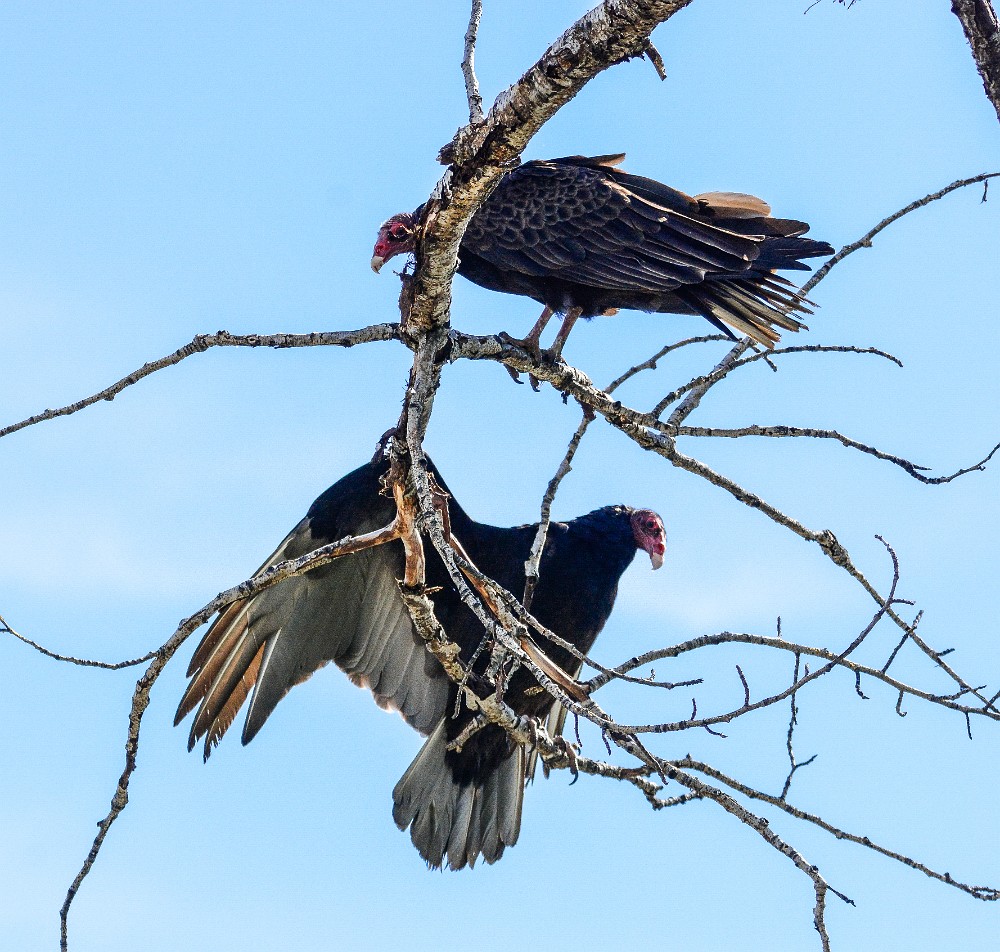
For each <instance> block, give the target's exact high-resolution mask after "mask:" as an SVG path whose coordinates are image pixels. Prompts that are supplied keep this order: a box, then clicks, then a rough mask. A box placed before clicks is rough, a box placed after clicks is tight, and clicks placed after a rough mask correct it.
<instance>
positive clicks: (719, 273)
mask: <svg viewBox="0 0 1000 952" xmlns="http://www.w3.org/2000/svg"><path fill="white" fill-rule="evenodd" d="M624 158H625V156H624V155H623V154H620V155H599V156H595V157H593V158H587V157H585V156H580V155H573V156H567V157H566V158H561V159H548V160H546V161H536V162H526V163H524V164H523V165H521V166H519V167H518V168H516V169H514V170H513V171H512V172H509V173H508V174H507V175H505V176H504V177H503V178H502V179H501V180H500V183H499V184H498V185H497V187H496V189H495V190H494V191H493V193H492V194H491V195H490V196H489V198H487V200H486V202H485V203H484V204H483V205H482V206H481V207H480V209H479V210H478V211H477V212H476V214H475V215H473V217H472V220H471V221H470V222H469V227H468V229H467V230H466V232H465V236H464V237H463V238H462V243H461V247H460V249H459V264H458V273H459V274H461V275H464V276H465V277H466V278H468V279H469V280H470V281H473V282H474V283H476V284H479V285H481V286H482V287H484V288H489V289H490V290H493V291H505V292H507V293H508V294H521V295H524V296H525V297H530V298H534V299H535V300H536V301H538V302H539V303H540V304H544V305H545V310H544V311H543V312H542V316H541V317H540V318H539V319H538V323H536V324H535V326H534V327H533V328H532V330H531V331H530V333H529V334H528V336H527V337H526V338H524V340H523V341H519V343H522V344H524V345H525V346H526V347H529V348H530V349H532V350H534V351H536V352H537V351H538V341H539V338H540V336H541V333H542V330H543V329H544V327H545V325H546V324H547V323H548V321H549V318H550V317H551V316H552V315H553V314H554V313H561V314H563V315H564V319H563V324H562V327H561V328H560V329H559V333H558V335H557V336H556V339H555V343H554V344H553V346H552V348H551V350H550V353H551V354H552V355H553V356H558V355H559V354H560V353H561V351H562V347H563V344H564V343H565V342H566V338H567V337H568V336H569V332H570V330H571V329H572V327H573V324H574V323H575V322H576V320H577V319H578V318H580V317H594V316H595V315H598V314H613V313H614V312H615V311H616V310H617V309H618V308H629V309H634V310H639V311H658V312H667V313H671V314H701V315H702V316H703V317H705V318H707V319H708V320H709V321H710V322H711V323H712V324H713V325H714V326H715V327H717V328H719V330H721V331H723V333H725V334H726V335H727V336H729V337H731V338H733V339H734V340H735V336H734V335H733V333H732V330H735V331H738V332H739V333H740V334H745V335H747V336H749V337H752V338H753V339H754V340H755V341H757V342H759V343H761V344H764V345H765V346H766V347H773V346H774V344H775V343H776V342H777V340H778V337H779V334H778V331H777V330H776V328H783V329H785V330H789V331H797V330H798V329H799V328H800V327H804V326H805V325H804V324H802V323H801V322H800V321H799V320H798V319H797V318H796V316H795V315H796V314H803V313H804V314H810V313H812V312H811V311H810V310H809V307H808V304H809V302H808V301H807V300H806V299H805V298H804V297H803V296H802V294H801V293H800V292H799V291H798V289H796V288H795V286H794V285H792V284H791V283H790V282H789V281H786V280H785V279H784V278H783V277H780V276H779V275H777V274H775V271H777V270H782V269H797V270H804V271H807V270H809V268H808V266H807V265H805V264H803V263H802V262H801V261H800V259H801V258H815V257H817V256H820V255H828V254H833V248H831V247H830V246H829V245H828V244H827V243H826V242H823V241H813V240H811V239H809V238H802V237H800V236H801V235H804V234H805V233H806V232H807V231H808V230H809V226H808V225H806V224H805V223H804V222H800V221H791V220H789V219H784V218H771V217H770V211H771V209H770V207H769V206H768V205H767V203H766V202H763V201H761V199H759V198H755V197H754V196H752V195H743V194H740V193H737V192H706V193H705V194H703V195H695V196H694V197H693V198H692V197H691V196H690V195H685V194H684V193H683V192H679V191H677V190H676V189H673V188H670V187H669V186H667V185H662V184H661V183H659V182H656V181H653V179H648V178H644V177H642V176H640V175H629V174H628V173H626V172H623V171H622V170H621V169H618V168H615V166H616V165H618V164H619V163H620V162H622V161H623V160H624ZM423 209H424V206H423V205H421V206H420V207H419V208H418V209H416V211H414V212H413V213H412V214H410V213H405V212H404V213H402V214H399V215H393V216H392V218H390V219H389V220H388V221H387V222H385V224H384V225H382V227H381V228H380V229H379V233H378V239H377V240H376V242H375V249H374V255H373V257H372V262H371V263H372V268H373V269H374V270H375V271H376V272H377V271H378V270H379V269H380V268H381V267H382V265H383V264H384V263H385V262H386V261H388V260H389V258H391V257H393V256H394V255H398V254H401V253H403V252H410V251H413V249H414V246H415V232H416V229H417V227H418V225H419V223H420V219H421V215H422V212H423ZM730 328H732V330H730Z"/></svg>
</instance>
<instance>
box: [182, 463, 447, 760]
mask: <svg viewBox="0 0 1000 952" xmlns="http://www.w3.org/2000/svg"><path fill="white" fill-rule="evenodd" d="M383 471H384V466H381V465H375V464H368V465H366V466H362V467H360V468H359V469H357V470H355V471H354V472H353V473H350V474H349V475H348V476H345V477H344V478H343V479H341V480H340V481H339V482H338V483H336V484H334V485H333V486H331V487H330V489H328V490H327V491H326V492H325V493H324V494H323V495H322V496H320V497H319V499H317V500H316V502H315V503H313V505H312V507H311V508H310V510H309V514H308V515H307V516H306V518H305V519H303V520H302V522H300V523H299V524H298V525H297V526H296V527H295V528H294V529H293V530H292V532H291V533H290V534H289V535H288V537H287V538H286V539H285V540H284V542H282V544H281V545H280V546H279V547H278V549H277V550H276V551H275V553H274V554H273V555H272V556H271V558H270V559H268V560H267V562H266V563H265V564H264V566H262V568H266V567H268V566H270V565H274V564H276V563H277V562H281V561H283V560H285V559H292V558H296V557H298V556H300V555H304V554H305V553H307V552H311V551H312V550H313V549H316V548H318V547H320V546H322V545H326V544H328V543H330V542H335V541H338V540H339V539H342V538H345V537H346V536H350V535H360V534H362V533H366V532H372V531H375V530H377V529H380V528H382V527H383V526H385V525H386V524H387V523H388V522H389V521H390V520H391V519H392V517H393V515H394V514H395V506H394V504H393V502H392V500H391V499H389V498H386V497H385V496H382V495H380V494H379V488H380V486H379V476H380V474H381V473H382V472H383ZM403 571H404V556H403V548H402V544H401V543H399V542H398V541H394V542H389V543H386V544H384V545H379V546H376V547H373V548H370V549H365V550H363V551H361V552H357V553H355V554H353V555H346V556H343V557H341V558H339V559H336V560H334V561H333V562H331V563H328V564H327V565H324V566H322V567H320V568H318V569H315V570H313V571H311V572H308V573H306V574H305V575H300V576H296V577H294V578H290V579H286V580H285V581H283V582H280V583H278V584H277V585H275V586H273V587H271V588H269V589H266V590H265V591H263V592H261V593H259V594H258V595H255V596H253V597H252V598H249V599H244V600H242V601H239V602H234V603H233V604H232V605H230V606H229V607H228V608H226V609H225V610H224V611H223V612H221V613H220V614H219V616H218V617H217V618H216V620H215V621H214V622H213V624H212V626H211V627H210V628H209V630H208V632H207V633H206V635H205V637H204V638H203V639H202V642H201V644H200V645H199V646H198V649H197V650H196V651H195V654H194V657H193V658H192V659H191V665H190V667H189V669H188V676H189V677H190V678H191V683H190V684H189V686H188V689H187V691H186V692H185V694H184V697H183V698H182V699H181V703H180V706H179V707H178V709H177V717H176V719H175V723H179V722H180V721H181V720H182V719H183V718H184V717H185V716H187V714H189V713H190V712H191V711H193V710H195V708H197V713H196V714H195V718H194V722H193V723H192V725H191V733H190V736H189V741H188V746H189V748H191V747H193V746H194V745H195V744H196V743H197V742H198V740H199V739H201V738H202V737H204V739H205V757H206V758H207V757H208V755H209V753H210V752H211V749H212V747H214V746H215V745H216V744H217V743H218V742H219V739H220V738H221V737H222V735H223V734H224V733H225V732H226V730H227V729H228V728H229V726H230V725H231V724H232V722H233V720H234V719H235V717H236V714H237V713H238V711H239V709H240V708H241V707H242V706H243V703H244V702H245V701H246V699H247V698H248V697H250V705H249V709H248V711H247V718H246V723H245V725H244V728H243V743H244V744H246V743H249V741H250V740H252V739H253V737H254V736H255V735H256V734H257V732H258V731H259V730H260V728H261V726H262V725H263V724H264V721H265V720H267V718H268V716H269V715H270V713H271V711H273V710H274V707H275V705H276V704H277V703H278V701H280V700H281V698H282V697H284V696H285V694H287V693H288V691H289V690H290V689H291V688H292V687H294V686H295V685H296V684H299V683H300V682H302V681H305V680H306V679H307V678H309V677H310V676H311V675H312V674H313V672H315V671H316V670H317V669H318V668H321V667H322V666H323V665H325V664H327V663H328V662H330V661H333V662H334V663H335V664H337V666H338V667H340V668H341V669H343V670H344V671H345V672H346V673H347V674H348V675H349V676H350V678H351V680H352V681H353V682H354V683H355V684H357V685H359V686H362V687H367V688H368V689H369V690H370V691H371V692H372V694H373V695H374V696H375V700H376V702H377V703H378V704H379V705H380V706H382V707H384V708H387V709H391V710H397V711H399V712H400V713H401V714H402V716H403V717H404V718H405V719H406V721H407V722H408V723H409V724H410V725H411V726H412V727H414V728H415V729H416V730H418V731H420V732H421V733H423V734H427V733H430V731H431V730H432V729H433V727H434V725H435V724H436V723H437V722H438V721H439V720H440V719H441V717H442V716H443V715H444V712H445V709H446V706H447V697H448V691H449V682H448V679H447V677H446V675H445V674H444V672H443V671H442V669H441V667H440V665H439V664H438V662H437V661H436V660H435V659H434V658H433V656H432V655H430V654H429V653H428V652H427V650H426V648H425V646H424V642H423V640H422V639H421V638H420V636H419V635H418V634H417V632H416V631H415V629H414V628H413V624H412V622H411V621H410V616H409V613H408V612H407V610H406V607H405V605H404V604H403V601H402V599H401V597H400V595H399V588H398V586H397V582H396V580H397V578H402V577H403Z"/></svg>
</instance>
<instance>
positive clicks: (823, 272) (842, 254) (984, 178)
mask: <svg viewBox="0 0 1000 952" xmlns="http://www.w3.org/2000/svg"><path fill="white" fill-rule="evenodd" d="M956 2H958V3H961V2H964V0H956ZM973 2H975V3H983V2H985V0H973ZM998 176H1000V172H983V173H981V174H979V175H974V176H972V178H965V179H958V181H956V182H952V183H951V185H946V186H945V187H944V188H942V189H940V190H939V191H937V192H931V193H930V194H929V195H925V196H924V197H923V198H918V199H917V200H916V201H915V202H910V204H909V205H906V206H904V207H903V208H901V209H900V210H899V211H898V212H893V213H892V214H891V215H890V216H889V217H888V218H883V219H882V221H880V222H879V223H878V224H877V225H876V226H875V227H874V228H872V229H871V231H869V232H867V233H866V234H864V235H862V236H861V237H860V238H859V239H858V240H857V241H852V242H851V243H850V244H848V245H844V247H843V248H841V249H840V251H838V252H837V253H836V254H835V255H834V256H833V257H832V258H831V259H830V260H829V261H827V262H826V264H824V265H823V267H822V268H820V269H819V270H818V271H817V272H816V273H815V274H814V275H813V276H812V277H811V278H810V279H809V280H808V281H806V283H805V284H803V285H802V293H803V294H808V293H809V292H810V291H811V290H812V289H813V288H814V287H816V285H817V284H819V283H820V281H822V280H823V278H825V277H826V276H827V275H828V274H829V273H830V269H831V268H834V267H836V265H838V264H840V262H841V261H843V260H844V258H846V257H847V256H848V255H851V254H854V252H855V251H857V250H858V249H859V248H870V247H871V246H872V239H873V238H874V237H875V236H876V235H877V234H878V233H879V232H881V231H884V230H885V229H886V228H888V227H889V226H890V225H891V224H892V223H893V222H895V221H899V219H900V218H902V217H903V216H904V215H909V214H910V212H913V211H916V210H917V209H918V208H923V207H924V205H930V203H931V202H936V201H937V200H938V199H939V198H944V196H945V195H947V194H948V193H949V192H954V191H955V190H956V189H959V188H965V186H967V185H975V184H976V183H977V182H988V181H989V180H990V179H994V178H997V177H998ZM983 201H986V193H985V192H984V193H983Z"/></svg>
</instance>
